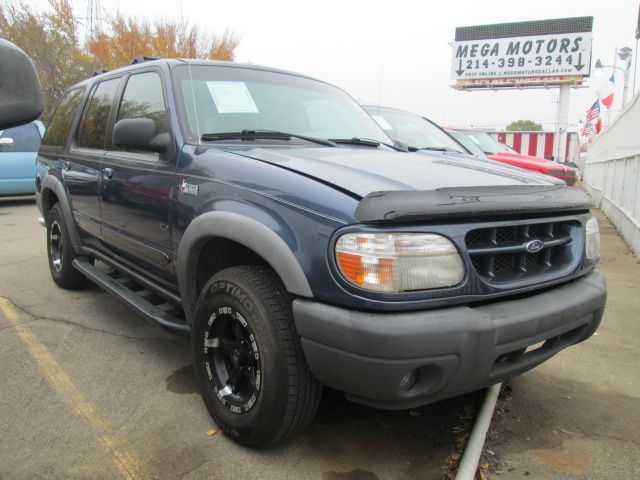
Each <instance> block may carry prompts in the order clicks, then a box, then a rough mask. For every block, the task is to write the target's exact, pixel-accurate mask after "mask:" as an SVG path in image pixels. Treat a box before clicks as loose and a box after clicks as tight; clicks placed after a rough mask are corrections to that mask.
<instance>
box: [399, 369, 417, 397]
mask: <svg viewBox="0 0 640 480" xmlns="http://www.w3.org/2000/svg"><path fill="white" fill-rule="evenodd" d="M417 381H418V370H411V371H410V372H409V373H407V374H406V375H405V376H404V377H402V380H400V383H399V384H398V388H399V389H400V390H402V391H404V392H407V391H409V390H411V389H412V388H413V387H414V386H415V385H416V382H417Z"/></svg>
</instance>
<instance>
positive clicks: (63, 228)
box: [47, 203, 87, 290]
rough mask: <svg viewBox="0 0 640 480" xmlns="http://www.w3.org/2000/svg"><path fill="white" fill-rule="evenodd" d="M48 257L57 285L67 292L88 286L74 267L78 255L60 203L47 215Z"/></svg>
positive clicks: (52, 276) (52, 275)
mask: <svg viewBox="0 0 640 480" xmlns="http://www.w3.org/2000/svg"><path fill="white" fill-rule="evenodd" d="M47 256H48V258H49V270H50V271H51V278H52V279H53V281H54V282H55V283H56V285H58V286H59V287H61V288H64V289H67V290H73V289H76V288H79V287H82V286H84V285H86V283H87V279H86V278H85V277H84V275H82V274H81V273H80V272H79V271H78V270H76V269H75V268H73V265H72V262H73V259H74V258H75V257H76V253H75V251H74V250H73V245H72V243H71V238H70V237H69V230H68V228H67V224H66V223H65V219H64V215H63V213H62V208H61V207H60V204H59V203H56V204H55V205H54V206H53V207H51V210H50V211H49V214H48V215H47Z"/></svg>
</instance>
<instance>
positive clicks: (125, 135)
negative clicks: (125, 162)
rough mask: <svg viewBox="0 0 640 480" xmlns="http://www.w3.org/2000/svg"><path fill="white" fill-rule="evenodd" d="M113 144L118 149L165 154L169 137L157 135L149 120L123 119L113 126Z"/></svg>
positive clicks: (169, 140) (162, 134)
mask: <svg viewBox="0 0 640 480" xmlns="http://www.w3.org/2000/svg"><path fill="white" fill-rule="evenodd" d="M112 138H113V144H114V145H115V146H116V147H118V148H123V149H132V150H143V151H147V152H157V153H165V152H166V151H168V150H169V147H170V146H171V135H169V134H168V133H160V134H158V133H157V130H156V122H154V121H153V120H152V119H150V118H124V119H122V120H119V121H118V122H116V124H115V125H114V126H113V137H112Z"/></svg>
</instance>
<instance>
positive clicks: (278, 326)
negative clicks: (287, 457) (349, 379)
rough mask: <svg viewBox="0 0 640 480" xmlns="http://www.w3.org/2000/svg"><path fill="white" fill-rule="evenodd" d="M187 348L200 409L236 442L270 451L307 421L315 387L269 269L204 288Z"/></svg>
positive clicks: (239, 272)
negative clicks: (200, 398)
mask: <svg viewBox="0 0 640 480" xmlns="http://www.w3.org/2000/svg"><path fill="white" fill-rule="evenodd" d="M191 346H192V353H193V359H194V365H195V372H196V378H197V381H198V384H199V386H200V391H201V394H202V397H203V399H204V402H205V405H206V407H207V409H208V410H209V413H210V414H211V416H212V417H213V419H214V420H215V422H216V424H217V425H218V427H219V428H220V429H222V431H224V432H225V434H226V435H227V436H229V437H230V438H232V439H233V440H235V441H236V442H238V443H241V444H243V445H247V446H251V447H255V448H264V447H270V446H273V445H276V444H278V443H281V442H284V441H286V440H288V439H290V438H292V437H294V436H296V435H297V434H299V433H300V432H302V431H303V430H304V429H305V428H306V427H307V426H308V425H309V424H310V423H311V421H312V420H313V417H314V416H315V413H316V410H317V408H318V404H319V402H320V395H321V392H322V387H321V385H320V384H319V383H318V381H317V380H316V379H315V378H314V376H313V374H312V373H311V371H310V370H309V367H308V366H307V363H306V361H305V358H304V354H303V352H302V346H301V344H300V337H299V336H298V334H297V333H296V331H295V327H294V323H293V314H292V312H291V300H290V298H289V295H288V293H287V291H286V290H285V288H284V286H283V285H282V282H281V281H280V279H279V278H278V277H277V276H276V275H275V274H274V272H272V271H271V270H269V269H268V268H265V267H262V266H239V267H231V268H228V269H225V270H223V271H221V272H219V273H217V274H216V275H214V276H213V277H212V278H211V279H210V280H209V281H208V282H207V284H206V285H205V287H204V288H203V289H202V293H201V294H200V297H199V298H198V301H197V303H196V310H195V316H194V323H193V329H192V333H191ZM239 371H240V373H239Z"/></svg>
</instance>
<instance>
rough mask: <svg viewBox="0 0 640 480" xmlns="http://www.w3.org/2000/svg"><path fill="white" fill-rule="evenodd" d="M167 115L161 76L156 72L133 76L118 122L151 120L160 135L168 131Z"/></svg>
mask: <svg viewBox="0 0 640 480" xmlns="http://www.w3.org/2000/svg"><path fill="white" fill-rule="evenodd" d="M166 113H167V108H166V104H165V101H164V93H163V91H162V80H161V79H160V75H158V74H157V73H155V72H146V73H139V74H136V75H131V76H130V77H129V80H128V81H127V86H126V87H125V89H124V93H123V95H122V100H121V102H120V108H119V110H118V120H122V119H125V118H150V119H152V120H153V121H154V122H155V124H156V132H157V133H158V134H160V133H164V132H167V131H168V127H167V118H166Z"/></svg>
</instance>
